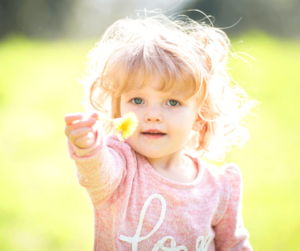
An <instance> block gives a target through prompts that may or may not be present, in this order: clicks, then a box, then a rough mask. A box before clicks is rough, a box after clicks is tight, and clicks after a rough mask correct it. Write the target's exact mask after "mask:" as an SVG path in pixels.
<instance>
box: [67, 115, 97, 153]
mask: <svg viewBox="0 0 300 251" xmlns="http://www.w3.org/2000/svg"><path fill="white" fill-rule="evenodd" d="M97 117H98V114H97V113H92V114H90V115H88V116H86V115H85V116H84V115H83V113H68V114H67V115H66V116H65V121H66V127H65V134H66V136H67V137H68V138H69V140H70V141H71V142H72V144H73V145H75V146H77V147H79V148H83V149H85V148H89V147H90V146H92V145H93V144H94V142H95V139H96V134H95V133H96V121H97Z"/></svg>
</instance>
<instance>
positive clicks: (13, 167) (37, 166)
mask: <svg viewBox="0 0 300 251" xmlns="http://www.w3.org/2000/svg"><path fill="white" fill-rule="evenodd" d="M241 40H244V42H243V43H240V41H241ZM94 42H95V41H85V42H72V41H60V42H43V41H30V40H27V39H26V38H23V37H16V36H15V37H8V38H6V39H5V40H2V41H0V115H1V123H0V201H1V202H0V250H5V251H21V250H22V251H27V250H30V251H37V250H39V251H40V250H45V251H46V250H49V251H50V250H58V251H60V250H64V251H66V250H78V251H79V250H80V251H82V250H92V246H93V211H92V207H91V203H90V200H89V198H88V195H87V194H86V192H85V190H84V189H83V188H81V187H80V186H79V185H78V183H77V178H76V172H75V168H74V164H73V162H72V161H71V160H70V159H69V157H68V152H67V147H66V144H65V136H64V133H63V130H64V120H63V117H64V115H65V114H66V113H68V112H75V111H82V107H81V106H80V105H79V103H80V99H81V88H80V86H79V85H78V84H77V78H80V77H81V76H82V73H84V69H85V64H84V61H86V54H87V52H88V51H89V50H90V49H91V48H92V46H93V45H94ZM232 42H233V46H234V48H235V50H236V51H237V52H239V51H240V52H245V53H247V54H249V55H251V56H252V57H254V58H255V59H256V61H255V60H252V59H251V58H248V57H247V56H243V58H245V59H246V60H247V61H248V62H249V63H250V64H251V65H252V68H251V67H250V66H249V65H248V64H246V63H244V62H243V61H241V60H239V61H238V60H233V61H232V62H231V68H232V73H233V76H234V78H235V79H236V80H237V82H239V83H240V84H242V86H243V87H244V88H245V89H246V90H247V92H248V93H249V94H250V96H251V97H253V98H254V99H257V100H259V101H261V102H262V103H261V105H260V106H259V109H258V110H257V111H254V112H255V113H256V114H257V115H258V117H255V116H252V117H251V118H249V119H248V125H249V127H250V133H251V140H250V142H249V144H248V145H247V146H246V147H244V149H237V148H234V150H233V152H231V153H229V154H228V156H227V158H226V160H225V161H226V162H235V163H237V164H238V165H239V166H240V167H241V169H242V173H243V178H244V196H243V205H244V209H243V215H244V221H245V225H246V227H247V228H248V230H249V232H250V241H251V243H252V245H253V247H254V250H256V251H259V250H263V251H276V250H300V240H299V239H300V238H299V236H300V214H299V212H298V211H299V208H300V200H299V195H298V194H299V191H300V183H299V177H300V171H299V167H300V155H299V153H300V147H299V143H298V142H299V141H300V133H299V128H300V116H299V112H298V109H299V107H300V98H298V94H299V93H300V86H299V84H298V83H299V79H300V77H299V70H298V69H300V60H299V58H300V47H299V43H297V42H289V41H284V40H278V39H275V38H272V37H268V36H266V35H264V34H262V33H259V32H250V33H247V34H245V35H243V36H242V37H239V38H233V39H232ZM217 164H218V165H219V164H220V165H221V164H222V163H217Z"/></svg>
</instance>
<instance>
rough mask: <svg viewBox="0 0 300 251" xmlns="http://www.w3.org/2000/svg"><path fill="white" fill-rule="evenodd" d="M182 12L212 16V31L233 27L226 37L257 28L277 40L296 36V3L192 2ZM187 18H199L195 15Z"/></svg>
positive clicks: (299, 22) (299, 6)
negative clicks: (198, 11) (272, 35)
mask: <svg viewBox="0 0 300 251" xmlns="http://www.w3.org/2000/svg"><path fill="white" fill-rule="evenodd" d="M185 9H199V10H201V11H203V12H204V13H205V14H207V15H212V16H213V17H214V18H215V22H214V26H215V27H228V26H233V27H231V28H230V29H228V30H226V33H238V32H240V31H245V30H246V29H249V28H252V29H253V28H254V29H255V28H258V29H262V30H265V31H267V32H269V33H272V34H275V35H279V36H288V37H299V36H300V15H299V13H300V1H299V0H264V1H261V0H251V1H250V0H196V1H193V2H191V3H189V4H187V5H186V6H185ZM187 15H188V16H190V17H191V18H193V19H199V18H200V17H199V14H197V13H196V12H190V13H188V14H187ZM202 17H203V16H202ZM239 20H240V21H239ZM238 21H239V22H238ZM237 22H238V24H236V23H237ZM234 24H236V25H234Z"/></svg>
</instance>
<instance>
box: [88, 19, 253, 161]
mask: <svg viewBox="0 0 300 251" xmlns="http://www.w3.org/2000/svg"><path fill="white" fill-rule="evenodd" d="M229 53H230V43H229V39H228V37H227V36H226V34H225V33H224V32H223V31H222V30H220V29H217V28H214V27H212V26H209V25H205V24H204V23H199V22H196V21H193V20H191V19H189V18H188V17H186V16H180V18H179V19H178V18H168V17H166V16H164V15H162V14H157V15H155V16H152V17H136V18H125V19H121V20H119V21H117V22H115V23H114V24H112V25H111V26H110V27H109V28H108V29H107V30H106V32H105V33H104V35H103V36H102V39H101V40H100V42H98V43H97V44H96V46H95V48H94V49H93V50H92V51H91V52H90V53H89V55H88V57H89V65H88V75H87V76H86V78H85V79H83V80H82V85H83V87H84V89H85V100H84V105H85V107H86V109H87V110H88V111H90V110H93V109H96V110H97V111H98V112H100V113H103V115H105V116H107V117H110V118H117V117H120V116H121V113H120V96H121V95H122V93H124V92H127V91H130V90H132V89H136V88H143V87H146V86H147V85H148V84H149V83H150V81H151V77H152V76H153V75H154V74H157V75H159V77H160V78H161V82H162V85H161V91H169V90H172V91H174V90H175V91H176V90H177V91H178V92H184V93H186V96H187V97H192V96H195V97H196V103H197V108H198V115H199V117H200V118H201V119H202V121H203V123H204V126H203V129H202V130H201V131H199V132H194V131H192V132H191V136H190V139H189V141H188V142H187V144H186V147H187V148H188V149H189V150H194V151H196V152H197V153H199V154H200V155H201V156H203V155H204V156H206V157H207V158H210V159H219V158H220V157H222V156H224V153H225V152H226V151H227V150H229V149H230V148H231V146H232V145H235V144H238V145H240V144H243V143H244V142H245V141H247V140H248V138H249V133H248V130H247V128H246V127H244V126H243V123H242V118H243V117H244V116H245V115H246V114H247V113H248V112H249V111H250V109H251V108H252V107H253V105H254V104H255V101H253V100H250V99H249V98H248V96H247V94H246V93H245V91H244V90H243V89H242V88H241V87H239V86H238V85H237V84H235V83H233V81H231V78H230V76H229V75H228V68H227V61H228V55H229ZM140 74H143V75H142V76H143V79H144V81H143V82H142V83H140V84H139V85H138V86H137V84H136V82H135V79H136V78H137V76H138V75H139V76H140ZM120 76H121V77H120ZM104 127H105V130H106V132H107V133H108V134H109V133H112V132H113V128H112V127H111V126H110V124H104Z"/></svg>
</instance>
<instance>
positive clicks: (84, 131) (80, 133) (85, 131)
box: [68, 127, 93, 143]
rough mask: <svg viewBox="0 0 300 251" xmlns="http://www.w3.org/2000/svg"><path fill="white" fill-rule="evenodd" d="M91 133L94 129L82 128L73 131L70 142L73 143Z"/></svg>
mask: <svg viewBox="0 0 300 251" xmlns="http://www.w3.org/2000/svg"><path fill="white" fill-rule="evenodd" d="M89 132H93V129H92V127H81V128H78V129H76V130H73V131H71V132H70V134H69V136H68V137H69V139H70V141H71V142H72V143H73V142H75V141H76V140H77V139H78V138H80V137H82V136H84V135H86V134H88V133H89Z"/></svg>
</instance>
